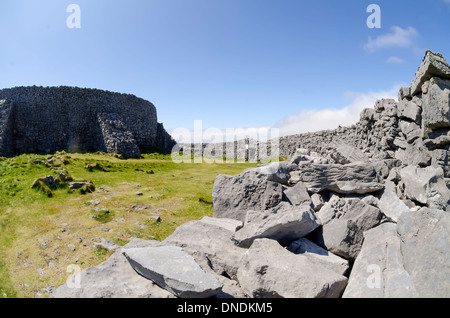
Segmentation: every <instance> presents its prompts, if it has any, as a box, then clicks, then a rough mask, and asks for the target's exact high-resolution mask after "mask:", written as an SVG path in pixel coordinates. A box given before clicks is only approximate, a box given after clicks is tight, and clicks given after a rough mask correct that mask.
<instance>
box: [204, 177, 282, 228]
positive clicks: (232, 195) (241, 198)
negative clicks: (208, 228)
mask: <svg viewBox="0 0 450 318" xmlns="http://www.w3.org/2000/svg"><path fill="white" fill-rule="evenodd" d="M212 197H213V205H214V217H217V218H231V219H235V220H238V221H244V219H245V216H246V214H247V211H249V210H254V209H256V210H266V209H270V208H272V207H274V206H276V205H278V204H279V203H280V202H281V200H282V199H283V186H282V185H281V184H279V183H276V182H272V181H268V180H267V176H266V175H264V174H261V173H258V172H257V171H253V170H248V171H245V172H243V173H241V174H239V175H237V176H234V177H232V176H225V175H217V176H216V180H215V182H214V187H213V192H212Z"/></svg>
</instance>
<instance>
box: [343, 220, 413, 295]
mask: <svg viewBox="0 0 450 318" xmlns="http://www.w3.org/2000/svg"><path fill="white" fill-rule="evenodd" d="M343 297H344V298H399V297H400V298H405V297H408V298H410V297H417V291H416V289H415V287H414V284H413V281H412V279H411V276H410V275H409V274H408V272H407V271H406V270H405V269H404V267H403V259H402V253H401V250H400V239H399V237H398V235H397V226H396V224H395V223H383V224H381V225H380V226H378V227H376V228H374V229H371V230H369V231H367V232H365V233H364V244H363V246H362V249H361V252H360V253H359V255H358V257H357V258H356V261H355V264H354V265H353V269H352V272H351V275H350V278H349V281H348V286H347V288H346V289H345V292H344V294H343Z"/></svg>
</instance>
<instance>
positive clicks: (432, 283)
mask: <svg viewBox="0 0 450 318" xmlns="http://www.w3.org/2000/svg"><path fill="white" fill-rule="evenodd" d="M397 232H398V235H399V238H400V241H401V243H400V248H401V255H402V257H403V265H404V268H405V270H406V271H407V272H408V273H409V275H410V276H411V278H412V281H413V283H414V286H415V288H416V291H417V293H418V296H419V297H423V298H430V297H432V298H437V297H439V298H448V297H450V266H449V260H450V214H449V213H448V212H445V211H442V210H437V209H430V208H422V209H420V210H419V211H416V212H411V213H403V214H402V215H401V216H400V218H399V220H398V223H397Z"/></svg>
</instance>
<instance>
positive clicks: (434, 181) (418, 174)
mask: <svg viewBox="0 0 450 318" xmlns="http://www.w3.org/2000/svg"><path fill="white" fill-rule="evenodd" d="M400 175H401V178H402V180H401V184H402V189H403V191H404V194H405V196H406V198H408V199H411V200H415V201H417V202H419V203H422V204H427V206H429V207H432V208H439V209H443V210H446V209H447V208H448V205H449V202H450V190H449V189H448V188H447V186H446V184H445V180H444V171H443V170H442V168H440V167H432V166H429V167H426V168H418V167H415V166H407V167H405V168H403V169H402V170H401V171H400Z"/></svg>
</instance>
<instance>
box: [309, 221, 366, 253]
mask: <svg viewBox="0 0 450 318" xmlns="http://www.w3.org/2000/svg"><path fill="white" fill-rule="evenodd" d="M310 238H311V240H312V241H313V242H315V243H316V244H318V245H320V246H322V247H324V248H325V249H327V250H328V251H330V252H332V253H334V254H336V255H339V256H340V257H343V258H345V259H348V260H354V259H355V258H356V257H357V256H358V254H359V251H360V250H361V246H362V243H363V241H364V237H363V231H361V229H360V228H359V227H358V225H357V224H356V223H355V222H354V221H352V220H342V219H333V220H331V221H330V222H328V223H327V224H326V225H325V226H323V227H320V228H318V229H317V230H316V231H314V232H313V233H312V235H311V237H310Z"/></svg>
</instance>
